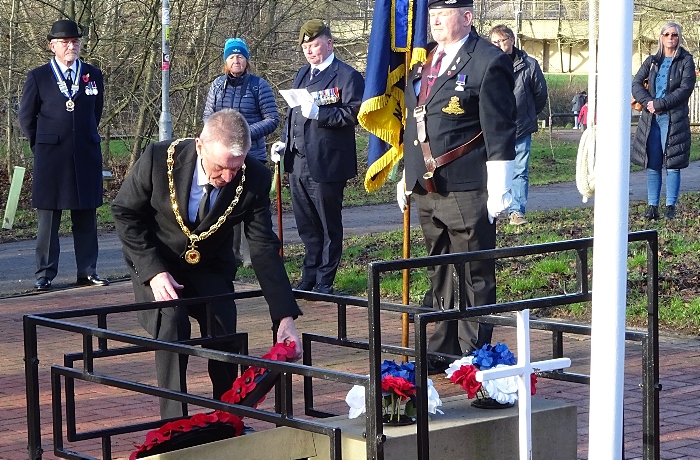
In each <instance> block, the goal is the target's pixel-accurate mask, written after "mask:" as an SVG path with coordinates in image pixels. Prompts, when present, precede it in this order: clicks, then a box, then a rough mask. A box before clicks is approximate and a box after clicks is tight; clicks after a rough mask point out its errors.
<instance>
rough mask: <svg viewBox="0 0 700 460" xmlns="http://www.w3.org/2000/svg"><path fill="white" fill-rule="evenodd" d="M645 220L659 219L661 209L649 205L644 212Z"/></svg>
mask: <svg viewBox="0 0 700 460" xmlns="http://www.w3.org/2000/svg"><path fill="white" fill-rule="evenodd" d="M644 218H645V219H646V220H656V219H658V218H659V207H658V206H653V205H649V206H647V209H646V211H644Z"/></svg>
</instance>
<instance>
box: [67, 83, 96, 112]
mask: <svg viewBox="0 0 700 460" xmlns="http://www.w3.org/2000/svg"><path fill="white" fill-rule="evenodd" d="M85 94H87V95H88V96H96V95H97V85H96V84H95V82H94V81H91V82H88V84H87V86H85ZM73 110H75V102H73V98H72V97H71V98H69V99H68V100H67V101H66V112H72V111H73Z"/></svg>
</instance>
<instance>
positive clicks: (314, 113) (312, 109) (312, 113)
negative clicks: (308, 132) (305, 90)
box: [301, 100, 318, 120]
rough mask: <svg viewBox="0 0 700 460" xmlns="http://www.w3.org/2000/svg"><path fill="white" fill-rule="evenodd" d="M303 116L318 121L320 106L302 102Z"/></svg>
mask: <svg viewBox="0 0 700 460" xmlns="http://www.w3.org/2000/svg"><path fill="white" fill-rule="evenodd" d="M301 114H302V115H303V116H304V117H306V118H308V119H309V120H318V106H317V105H316V103H315V102H313V101H312V102H309V101H307V100H303V101H301Z"/></svg>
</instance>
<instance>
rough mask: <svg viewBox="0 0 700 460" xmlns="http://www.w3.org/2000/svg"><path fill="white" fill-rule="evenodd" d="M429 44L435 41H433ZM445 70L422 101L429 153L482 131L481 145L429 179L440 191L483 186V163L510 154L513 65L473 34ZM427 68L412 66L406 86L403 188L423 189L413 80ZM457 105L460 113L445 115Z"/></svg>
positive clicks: (443, 150)
mask: <svg viewBox="0 0 700 460" xmlns="http://www.w3.org/2000/svg"><path fill="white" fill-rule="evenodd" d="M432 46H433V47H435V46H436V44H432ZM445 65H447V71H445V72H444V73H443V74H442V75H441V76H440V77H439V78H438V79H436V80H435V83H434V84H433V87H432V89H431V92H430V95H429V96H428V98H427V101H426V103H425V105H426V109H427V115H426V119H427V134H428V142H429V143H430V149H431V152H432V155H433V157H435V158H437V157H439V156H441V155H443V154H444V153H446V152H449V151H450V150H452V149H454V148H456V147H458V146H460V145H462V144H464V143H466V142H468V141H469V140H471V139H473V138H474V136H476V135H477V134H478V133H479V131H483V133H484V142H483V144H482V145H481V146H480V147H478V148H476V149H475V150H472V151H471V152H469V153H467V154H466V155H464V156H462V157H460V158H459V159H457V160H455V161H453V162H451V163H448V164H447V165H445V166H441V167H439V168H437V169H436V170H435V175H434V181H435V184H436V187H437V190H438V191H439V192H455V191H468V190H477V189H483V188H486V180H487V174H486V161H492V160H513V159H514V158H515V118H516V108H515V97H514V96H513V87H514V80H513V63H512V61H511V60H510V57H509V56H508V55H506V54H505V53H504V52H503V51H501V50H500V49H498V48H497V47H495V46H494V45H492V44H491V43H489V42H488V41H486V40H484V39H482V38H479V36H478V35H476V33H472V34H471V35H470V37H469V39H468V40H467V41H466V42H465V43H464V45H462V47H461V48H460V50H459V51H458V52H457V55H456V56H455V58H454V59H453V61H452V62H449V63H448V62H444V61H443V63H442V66H445ZM428 72H429V69H427V68H426V69H423V68H422V67H421V66H414V67H413V69H411V73H410V75H409V79H408V81H409V85H408V88H407V90H406V95H405V99H406V109H407V117H406V131H405V133H404V161H405V172H406V190H413V189H414V187H415V186H416V185H420V186H422V187H423V188H424V189H425V181H424V180H423V174H425V172H426V171H427V169H426V167H425V162H424V159H423V153H422V150H421V147H420V144H419V143H418V134H417V128H416V118H415V116H414V115H413V110H414V109H415V108H416V105H417V103H418V97H417V96H416V93H415V91H414V83H415V82H417V81H418V82H420V78H421V74H423V75H427V73H428ZM459 76H463V77H465V78H466V82H465V85H464V86H463V91H459V90H458V89H459V88H460V85H457V80H458V78H459ZM450 106H452V107H453V108H457V106H458V107H459V109H458V110H457V111H459V110H461V111H462V112H463V113H448V112H450V110H447V111H445V110H443V109H448V107H450Z"/></svg>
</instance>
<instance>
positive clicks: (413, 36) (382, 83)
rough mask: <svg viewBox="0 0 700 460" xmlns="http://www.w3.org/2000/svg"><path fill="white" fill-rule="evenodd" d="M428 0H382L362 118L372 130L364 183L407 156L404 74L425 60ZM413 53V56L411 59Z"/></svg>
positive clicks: (374, 183) (371, 186)
mask: <svg viewBox="0 0 700 460" xmlns="http://www.w3.org/2000/svg"><path fill="white" fill-rule="evenodd" d="M427 34H428V1H427V0H377V1H376V3H375V5H374V17H373V18H372V31H371V33H370V36H369V47H368V50H367V71H366V75H365V94H364V96H363V98H362V106H361V107H360V112H359V114H358V119H359V122H360V124H361V125H362V127H363V128H365V129H366V130H367V131H369V133H370V139H369V153H368V158H367V163H368V170H367V174H366V175H365V188H366V189H367V191H368V192H372V191H375V190H377V189H378V188H379V187H381V186H382V185H384V182H386V179H387V177H388V176H389V173H390V172H391V169H392V168H393V167H394V165H396V163H397V162H398V161H399V160H400V159H401V157H402V156H403V144H402V142H403V141H402V138H403V128H404V123H405V120H404V117H405V106H404V100H403V94H404V87H405V79H406V78H405V76H406V74H407V73H408V71H407V69H406V62H407V61H408V62H409V68H410V67H412V66H413V65H414V64H415V63H417V62H425V59H426V51H425V48H426V45H427V39H428V38H427ZM409 59H410V60H409Z"/></svg>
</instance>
